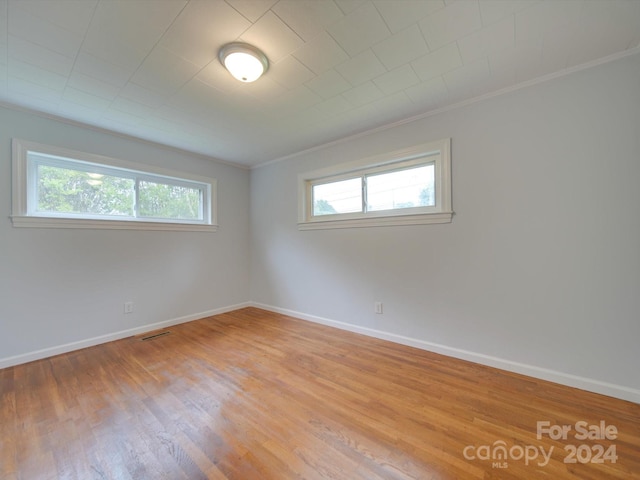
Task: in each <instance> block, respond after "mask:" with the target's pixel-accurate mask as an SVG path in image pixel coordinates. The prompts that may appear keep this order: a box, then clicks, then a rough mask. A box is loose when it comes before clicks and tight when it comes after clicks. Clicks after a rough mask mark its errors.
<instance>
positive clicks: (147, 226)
mask: <svg viewBox="0 0 640 480" xmlns="http://www.w3.org/2000/svg"><path fill="white" fill-rule="evenodd" d="M11 221H12V223H13V226H14V227H27V228H81V229H108V230H166V231H174V232H215V231H217V230H218V225H201V224H192V223H166V222H141V221H136V220H93V219H86V218H57V217H36V216H22V215H13V216H11Z"/></svg>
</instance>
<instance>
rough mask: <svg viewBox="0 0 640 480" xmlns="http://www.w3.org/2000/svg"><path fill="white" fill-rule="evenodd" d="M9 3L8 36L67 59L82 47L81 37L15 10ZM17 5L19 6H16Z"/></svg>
mask: <svg viewBox="0 0 640 480" xmlns="http://www.w3.org/2000/svg"><path fill="white" fill-rule="evenodd" d="M14 5H16V4H15V3H11V7H10V11H9V15H10V16H11V22H9V29H8V30H9V34H11V35H14V36H16V37H20V38H23V39H25V40H28V41H30V42H32V43H36V44H38V45H42V46H43V47H45V48H47V49H49V50H52V51H54V52H56V53H59V54H61V55H65V56H67V57H71V58H73V57H75V56H76V55H77V53H78V50H79V49H80V45H82V40H83V35H82V34H80V33H74V32H71V31H69V30H66V29H65V28H62V27H59V26H57V25H56V24H54V23H51V22H48V21H47V20H45V19H43V18H40V17H37V16H35V15H33V14H31V13H30V12H28V11H26V10H22V9H20V8H15V7H14ZM17 5H19V4H17Z"/></svg>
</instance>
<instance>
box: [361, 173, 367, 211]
mask: <svg viewBox="0 0 640 480" xmlns="http://www.w3.org/2000/svg"><path fill="white" fill-rule="evenodd" d="M362 213H367V176H366V175H362Z"/></svg>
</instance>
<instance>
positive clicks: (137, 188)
mask: <svg viewBox="0 0 640 480" xmlns="http://www.w3.org/2000/svg"><path fill="white" fill-rule="evenodd" d="M133 188H134V193H133V216H134V217H135V218H140V211H139V208H140V177H138V176H136V181H135V183H134V185H133Z"/></svg>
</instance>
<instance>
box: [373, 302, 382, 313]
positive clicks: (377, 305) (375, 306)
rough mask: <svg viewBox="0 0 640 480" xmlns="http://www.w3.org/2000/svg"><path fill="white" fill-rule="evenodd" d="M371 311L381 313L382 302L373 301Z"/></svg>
mask: <svg viewBox="0 0 640 480" xmlns="http://www.w3.org/2000/svg"><path fill="white" fill-rule="evenodd" d="M373 311H374V312H375V313H378V314H382V302H375V303H374V304H373Z"/></svg>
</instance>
